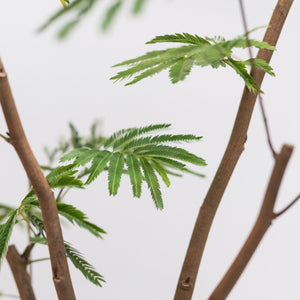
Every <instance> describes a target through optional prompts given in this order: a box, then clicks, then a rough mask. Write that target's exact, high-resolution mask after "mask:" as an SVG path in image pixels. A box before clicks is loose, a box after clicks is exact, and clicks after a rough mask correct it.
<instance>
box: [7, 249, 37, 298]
mask: <svg viewBox="0 0 300 300" xmlns="http://www.w3.org/2000/svg"><path fill="white" fill-rule="evenodd" d="M6 259H7V261H8V264H9V267H10V269H11V271H12V273H13V276H14V279H15V282H16V285H17V288H18V291H19V295H20V298H21V299H22V300H35V299H36V298H35V295H34V292H33V289H32V286H31V280H30V276H29V274H28V273H27V271H26V266H27V259H26V258H25V257H23V256H21V255H20V254H19V253H18V251H17V249H16V247H15V246H14V245H11V246H9V247H8V251H7V254H6Z"/></svg>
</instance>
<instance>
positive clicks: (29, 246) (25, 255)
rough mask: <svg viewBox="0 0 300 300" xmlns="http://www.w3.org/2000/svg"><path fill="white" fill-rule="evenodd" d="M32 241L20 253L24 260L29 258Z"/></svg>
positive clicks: (32, 245)
mask: <svg viewBox="0 0 300 300" xmlns="http://www.w3.org/2000/svg"><path fill="white" fill-rule="evenodd" d="M34 245H35V244H34V243H30V244H29V245H28V246H27V247H26V248H25V250H24V252H23V254H22V257H24V258H25V259H26V260H28V259H29V257H30V253H31V250H32V249H33V247H34Z"/></svg>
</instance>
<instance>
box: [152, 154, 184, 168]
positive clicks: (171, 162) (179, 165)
mask: <svg viewBox="0 0 300 300" xmlns="http://www.w3.org/2000/svg"><path fill="white" fill-rule="evenodd" d="M153 159H155V160H156V161H158V162H160V163H161V164H162V165H164V166H166V167H169V168H172V169H178V170H182V169H183V168H184V167H185V164H183V163H181V162H179V161H177V160H174V159H170V158H165V157H157V156H153Z"/></svg>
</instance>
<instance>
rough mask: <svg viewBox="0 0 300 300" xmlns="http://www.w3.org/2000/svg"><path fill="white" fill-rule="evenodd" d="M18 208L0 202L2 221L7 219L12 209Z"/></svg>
mask: <svg viewBox="0 0 300 300" xmlns="http://www.w3.org/2000/svg"><path fill="white" fill-rule="evenodd" d="M15 209H16V208H14V207H11V206H8V205H4V204H0V223H1V222H2V221H3V220H4V219H6V218H7V217H8V216H9V215H10V213H11V212H12V211H14V210H15Z"/></svg>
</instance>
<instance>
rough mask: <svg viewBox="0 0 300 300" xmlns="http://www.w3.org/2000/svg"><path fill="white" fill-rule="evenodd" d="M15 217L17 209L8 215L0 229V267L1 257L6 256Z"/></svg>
mask: <svg viewBox="0 0 300 300" xmlns="http://www.w3.org/2000/svg"><path fill="white" fill-rule="evenodd" d="M17 215H18V210H17V209H15V210H13V211H12V212H11V213H10V214H9V215H8V220H7V221H6V223H4V224H2V225H1V227H0V266H1V261H2V258H3V256H5V254H6V251H7V247H8V241H9V238H10V236H11V233H12V230H13V227H14V225H15V223H16V220H17Z"/></svg>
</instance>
